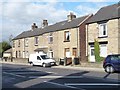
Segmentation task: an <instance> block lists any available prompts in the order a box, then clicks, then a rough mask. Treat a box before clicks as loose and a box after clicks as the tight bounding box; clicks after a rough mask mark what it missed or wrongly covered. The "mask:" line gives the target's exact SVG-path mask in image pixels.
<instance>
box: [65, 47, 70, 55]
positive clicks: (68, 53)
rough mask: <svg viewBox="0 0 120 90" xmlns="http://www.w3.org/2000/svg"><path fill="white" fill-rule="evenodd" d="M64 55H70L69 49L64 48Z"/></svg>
mask: <svg viewBox="0 0 120 90" xmlns="http://www.w3.org/2000/svg"><path fill="white" fill-rule="evenodd" d="M65 57H70V49H69V48H65Z"/></svg>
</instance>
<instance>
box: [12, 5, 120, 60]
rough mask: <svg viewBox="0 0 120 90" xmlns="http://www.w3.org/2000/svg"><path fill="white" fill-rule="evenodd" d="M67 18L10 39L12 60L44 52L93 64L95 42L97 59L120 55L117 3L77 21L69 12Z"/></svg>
mask: <svg viewBox="0 0 120 90" xmlns="http://www.w3.org/2000/svg"><path fill="white" fill-rule="evenodd" d="M67 17H68V19H67V20H64V21H61V22H57V23H55V24H53V25H48V22H47V20H43V25H42V27H40V28H38V26H36V24H35V23H33V25H32V26H31V30H29V31H24V32H22V33H21V34H19V35H18V36H16V37H15V38H14V39H13V46H12V53H13V57H15V58H28V57H29V55H30V54H32V53H35V52H37V53H38V52H40V51H44V52H45V53H46V54H47V55H48V56H49V57H50V58H54V59H55V60H59V59H60V58H65V57H67V58H68V59H69V58H70V59H71V58H72V56H75V57H78V58H79V60H80V61H81V62H87V61H89V62H96V60H95V56H94V49H95V48H94V42H95V40H97V41H98V42H99V46H100V56H101V57H106V56H107V55H108V54H117V53H120V3H117V4H114V5H110V6H106V7H103V8H101V9H100V10H98V12H97V13H96V14H95V15H86V16H82V17H78V18H76V15H74V14H73V13H70V15H68V16H67Z"/></svg>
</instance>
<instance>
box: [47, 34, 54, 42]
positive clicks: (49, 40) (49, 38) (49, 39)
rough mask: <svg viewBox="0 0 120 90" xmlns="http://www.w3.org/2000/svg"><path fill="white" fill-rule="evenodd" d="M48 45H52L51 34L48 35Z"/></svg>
mask: <svg viewBox="0 0 120 90" xmlns="http://www.w3.org/2000/svg"><path fill="white" fill-rule="evenodd" d="M48 43H49V44H52V43H53V34H52V33H50V35H49V37H48Z"/></svg>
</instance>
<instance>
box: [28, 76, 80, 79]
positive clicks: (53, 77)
mask: <svg viewBox="0 0 120 90" xmlns="http://www.w3.org/2000/svg"><path fill="white" fill-rule="evenodd" d="M29 78H42V79H44V78H52V79H55V78H70V79H72V78H73V79H74V78H82V76H30V77H29Z"/></svg>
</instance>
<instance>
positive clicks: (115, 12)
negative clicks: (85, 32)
mask: <svg viewBox="0 0 120 90" xmlns="http://www.w3.org/2000/svg"><path fill="white" fill-rule="evenodd" d="M115 18H120V2H119V3H117V4H114V5H110V6H106V7H103V8H101V9H100V10H99V11H98V12H97V13H96V14H95V15H94V16H93V17H91V18H90V19H89V20H88V22H87V24H89V23H94V22H99V21H104V20H110V19H115Z"/></svg>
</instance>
